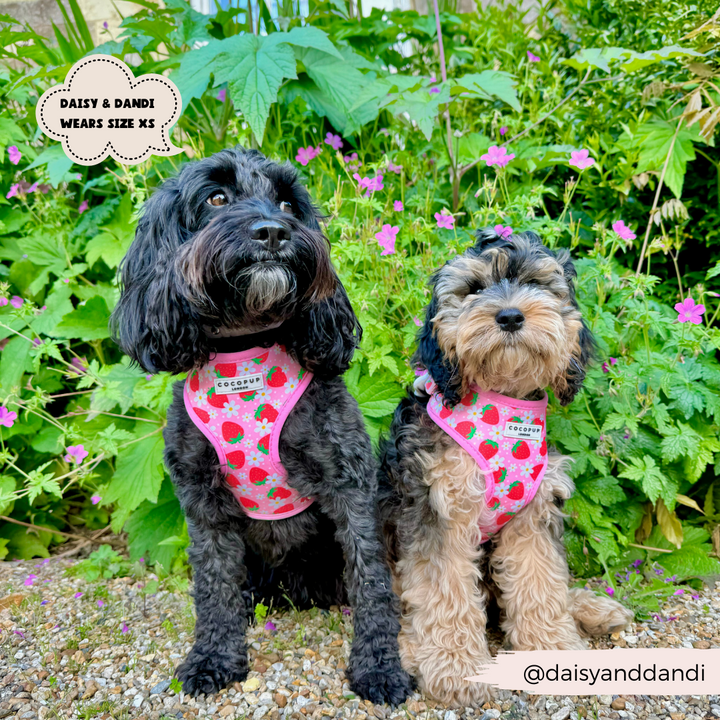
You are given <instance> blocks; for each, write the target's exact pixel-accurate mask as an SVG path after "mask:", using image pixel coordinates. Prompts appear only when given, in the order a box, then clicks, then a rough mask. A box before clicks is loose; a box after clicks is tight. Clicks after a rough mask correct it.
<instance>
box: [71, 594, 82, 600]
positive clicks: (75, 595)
mask: <svg viewBox="0 0 720 720" xmlns="http://www.w3.org/2000/svg"><path fill="white" fill-rule="evenodd" d="M82 596H83V594H82V593H81V592H76V593H75V594H74V595H73V597H74V598H75V599H76V600H77V599H78V598H81V597H82Z"/></svg>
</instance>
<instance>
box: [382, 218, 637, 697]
mask: <svg viewBox="0 0 720 720" xmlns="http://www.w3.org/2000/svg"><path fill="white" fill-rule="evenodd" d="M574 278H575V269H574V267H573V264H572V261H571V259H570V255H569V253H567V252H566V251H564V250H561V251H558V252H557V253H554V252H552V251H551V250H549V249H548V248H547V247H545V246H544V245H543V244H542V243H541V241H540V239H539V238H538V237H537V235H535V234H534V233H530V232H528V233H524V234H517V235H513V236H511V237H510V238H508V239H501V238H498V237H497V235H496V234H495V233H494V232H493V231H492V230H484V231H480V232H479V233H478V236H477V243H476V244H475V246H474V247H472V248H470V249H469V250H468V251H467V252H466V253H465V254H463V255H460V256H458V257H457V258H454V259H453V260H452V261H450V262H448V263H447V264H446V265H445V266H444V267H443V268H441V269H440V270H439V271H437V272H436V273H435V274H434V275H433V277H432V279H431V286H432V290H433V295H432V299H431V302H430V305H429V307H428V308H427V312H426V317H425V324H424V326H423V328H422V330H421V331H420V335H419V339H418V349H417V353H416V356H415V359H416V361H417V362H418V363H419V364H420V365H422V366H424V367H425V368H426V369H427V370H428V371H429V372H430V374H431V376H432V377H433V379H434V380H435V382H436V383H437V385H438V386H439V389H440V391H441V392H442V393H443V395H444V397H445V399H446V403H447V404H448V405H450V406H452V405H454V404H456V403H458V402H459V401H460V399H461V398H462V397H463V395H464V394H465V393H466V392H467V391H468V389H469V387H470V385H472V384H475V385H477V386H479V387H481V388H483V389H485V390H493V391H495V392H499V393H502V394H505V395H509V396H511V397H515V398H519V399H521V398H525V399H538V396H542V390H543V389H544V388H546V387H547V386H550V387H552V388H553V390H554V392H555V395H556V397H557V398H558V399H559V401H560V402H561V403H562V404H563V405H566V404H568V403H569V402H571V401H572V399H573V397H574V396H575V394H576V393H577V392H578V391H579V390H580V388H581V387H582V382H583V379H584V377H585V367H586V365H587V363H588V362H589V360H590V356H591V354H592V349H593V341H592V336H591V334H590V332H589V330H588V328H587V327H586V325H585V323H584V322H583V319H582V317H581V314H580V311H579V309H578V305H577V302H576V300H575V289H574V285H573V281H574ZM505 309H517V310H519V311H520V312H521V313H522V316H523V317H524V320H523V323H522V326H521V328H520V329H519V330H517V331H515V332H508V331H506V330H504V329H503V327H501V325H500V323H499V322H498V321H497V320H496V316H497V315H498V313H499V312H500V311H501V310H505ZM427 401H428V397H427V395H420V396H416V395H415V394H413V393H410V394H409V396H408V397H407V398H406V399H405V400H403V401H402V402H401V404H400V405H399V407H398V408H397V410H396V413H395V417H394V420H393V423H392V427H391V429H390V435H389V438H388V440H387V441H385V442H384V444H383V447H382V464H381V473H380V494H381V508H382V515H383V521H384V527H385V534H386V541H387V543H388V547H389V552H390V557H391V563H392V566H393V582H394V587H395V590H396V592H397V593H398V595H399V596H400V603H401V611H402V617H401V627H402V629H401V633H400V653H401V658H402V661H403V666H404V667H405V668H406V669H407V670H408V671H409V672H410V673H411V674H413V675H415V677H416V678H417V680H418V682H419V685H420V687H421V688H422V689H423V690H424V691H425V692H426V693H428V694H429V695H431V696H433V697H434V698H436V699H438V700H440V701H442V702H444V703H447V704H450V705H460V706H466V705H472V704H479V703H482V702H485V701H486V700H487V699H488V698H489V697H490V694H491V693H490V689H489V688H488V686H486V685H484V684H481V683H469V682H467V681H465V680H464V678H465V677H468V676H470V675H473V674H475V673H476V671H477V670H478V669H479V668H480V666H482V665H483V664H485V663H486V662H487V661H488V658H489V652H488V646H487V639H486V632H485V628H486V622H487V616H486V607H487V604H488V600H489V599H490V597H494V598H495V599H496V600H497V603H498V605H499V607H500V609H501V611H502V616H503V620H502V624H501V625H502V629H503V630H504V631H505V634H506V639H507V641H508V643H509V645H510V646H511V647H512V648H513V649H515V650H553V649H557V650H566V649H580V648H584V647H586V643H585V641H584V640H583V638H582V636H583V635H588V634H604V633H607V632H611V631H613V630H614V629H619V628H622V627H625V626H626V625H627V624H628V623H629V622H630V620H631V618H632V614H631V613H629V612H628V611H627V610H625V609H624V608H623V607H622V606H621V605H620V604H619V603H617V602H616V601H614V600H612V599H611V598H604V597H597V596H595V595H593V594H592V593H591V592H590V591H587V590H582V589H576V590H572V591H568V579H569V572H568V567H567V562H566V559H565V551H564V548H563V545H562V532H563V517H564V516H563V512H562V505H563V502H564V500H566V499H567V498H569V497H570V495H571V494H572V491H573V489H574V488H573V484H572V481H571V480H570V478H569V477H568V475H567V473H566V471H565V465H566V462H567V461H566V459H565V458H563V457H561V456H560V455H558V454H557V453H551V454H550V457H549V464H548V469H547V472H546V474H545V477H544V479H543V482H542V484H541V486H540V488H539V490H538V492H537V494H536V495H535V497H534V498H533V500H532V501H531V502H530V503H529V504H528V505H527V506H526V507H525V508H523V509H522V510H521V511H520V512H519V513H518V514H517V515H516V516H515V517H514V518H513V519H512V520H511V521H510V522H509V523H508V524H507V525H505V526H504V527H503V529H502V531H501V532H500V533H499V534H498V535H497V536H495V537H494V538H493V540H492V542H491V543H488V544H487V545H482V546H480V545H479V525H480V524H482V523H483V522H484V517H483V513H484V512H485V511H486V510H487V505H486V503H485V499H484V498H485V477H484V474H483V472H482V471H481V470H480V468H479V466H478V465H477V463H476V462H475V460H474V459H473V458H472V456H471V455H470V454H469V453H468V452H467V451H465V450H464V449H463V448H462V447H460V445H458V444H457V443H456V442H455V441H454V440H453V439H452V438H451V437H450V436H449V435H447V434H446V433H445V432H444V431H443V430H441V429H440V428H439V427H438V426H437V425H436V424H435V423H434V422H433V421H432V419H431V418H430V416H429V415H428V412H427Z"/></svg>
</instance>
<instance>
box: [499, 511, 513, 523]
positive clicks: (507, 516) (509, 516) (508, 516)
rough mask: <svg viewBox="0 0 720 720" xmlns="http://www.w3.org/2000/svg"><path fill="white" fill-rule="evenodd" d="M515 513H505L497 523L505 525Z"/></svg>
mask: <svg viewBox="0 0 720 720" xmlns="http://www.w3.org/2000/svg"><path fill="white" fill-rule="evenodd" d="M513 515H515V513H511V512H507V513H503V514H502V515H501V516H500V517H499V518H498V519H497V524H498V525H504V524H505V523H506V522H507V521H508V520H510V519H511V518H512V517H513Z"/></svg>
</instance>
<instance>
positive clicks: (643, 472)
mask: <svg viewBox="0 0 720 720" xmlns="http://www.w3.org/2000/svg"><path fill="white" fill-rule="evenodd" d="M630 463H631V464H630V465H629V466H628V467H625V468H623V469H622V470H621V472H620V473H619V475H620V477H623V478H627V479H628V480H632V481H634V482H635V483H637V485H638V486H639V487H641V488H642V489H643V491H644V493H645V494H646V495H647V496H648V499H649V500H650V502H655V501H656V500H657V499H658V498H659V497H660V494H661V493H662V492H663V490H664V489H665V488H666V487H667V486H668V485H669V480H668V478H666V477H665V476H664V475H663V474H662V472H660V468H659V467H658V466H657V464H656V462H655V460H654V459H653V458H652V457H651V456H650V455H645V456H643V458H642V459H640V458H637V457H633V458H630Z"/></svg>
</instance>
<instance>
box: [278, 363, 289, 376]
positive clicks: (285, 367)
mask: <svg viewBox="0 0 720 720" xmlns="http://www.w3.org/2000/svg"><path fill="white" fill-rule="evenodd" d="M280 369H281V370H282V371H283V372H284V373H286V374H287V373H288V372H289V371H290V366H289V365H288V364H287V363H286V364H285V365H281V366H280Z"/></svg>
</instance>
